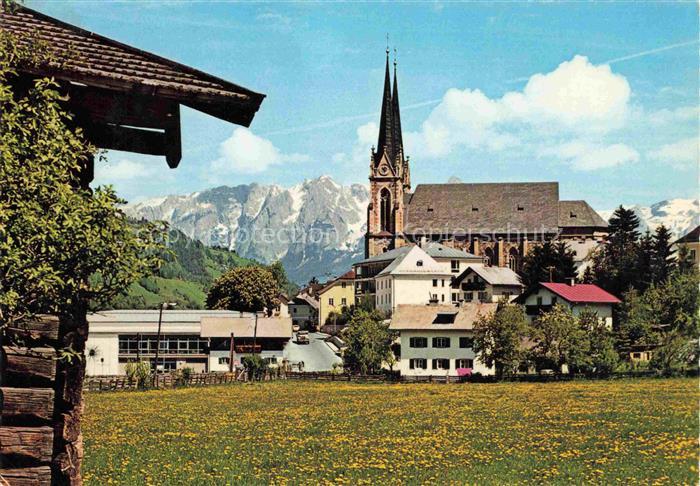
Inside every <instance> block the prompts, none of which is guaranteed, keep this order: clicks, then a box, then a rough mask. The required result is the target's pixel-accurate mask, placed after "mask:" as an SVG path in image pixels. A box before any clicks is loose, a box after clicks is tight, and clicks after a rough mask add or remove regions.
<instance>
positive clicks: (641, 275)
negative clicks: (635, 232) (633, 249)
mask: <svg viewBox="0 0 700 486" xmlns="http://www.w3.org/2000/svg"><path fill="white" fill-rule="evenodd" d="M654 244H655V241H654V237H653V236H652V235H651V233H649V231H647V232H646V233H644V235H643V236H642V237H641V238H640V239H639V247H638V249H637V280H638V282H637V285H635V286H634V287H635V288H636V289H638V290H640V291H644V290H646V289H647V288H649V286H650V285H651V284H652V283H654V282H655V280H654V270H653V265H654V252H655V245H654Z"/></svg>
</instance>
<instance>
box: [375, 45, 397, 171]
mask: <svg viewBox="0 0 700 486" xmlns="http://www.w3.org/2000/svg"><path fill="white" fill-rule="evenodd" d="M393 135H394V127H393V103H392V99H391V74H390V73H389V47H388V46H387V48H386V72H385V74H384V97H383V98H382V114H381V119H380V121H379V140H378V141H377V152H376V153H377V155H378V158H377V160H376V162H379V159H381V156H382V153H383V152H384V151H386V153H387V156H388V158H389V160H390V161H391V162H392V163H393V161H394V150H393V148H394V147H393Z"/></svg>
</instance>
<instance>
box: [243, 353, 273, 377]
mask: <svg viewBox="0 0 700 486" xmlns="http://www.w3.org/2000/svg"><path fill="white" fill-rule="evenodd" d="M241 364H242V365H243V368H245V370H246V371H247V372H248V377H249V378H250V379H251V380H258V381H259V380H262V378H263V376H265V371H267V363H266V362H265V360H264V359H262V358H261V357H260V356H258V355H257V354H254V355H251V356H244V357H243V358H242V359H241Z"/></svg>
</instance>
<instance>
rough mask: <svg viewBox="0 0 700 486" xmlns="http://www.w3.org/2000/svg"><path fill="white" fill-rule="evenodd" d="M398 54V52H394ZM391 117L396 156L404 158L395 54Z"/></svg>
mask: <svg viewBox="0 0 700 486" xmlns="http://www.w3.org/2000/svg"><path fill="white" fill-rule="evenodd" d="M394 52H396V50H394ZM391 112H392V113H391V116H392V123H393V126H394V139H393V142H394V155H395V156H397V157H401V158H403V135H402V134H401V111H400V109H399V81H398V77H397V75H396V54H394V89H393V92H392V95H391Z"/></svg>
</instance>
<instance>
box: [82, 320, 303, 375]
mask: <svg viewBox="0 0 700 486" xmlns="http://www.w3.org/2000/svg"><path fill="white" fill-rule="evenodd" d="M158 317H159V311H158V310H112V311H101V312H96V313H92V314H89V315H88V324H89V326H90V334H89V335H88V339H87V342H86V344H85V346H86V347H85V354H86V373H87V374H88V375H121V374H124V372H125V366H126V364H127V363H128V362H130V361H137V360H144V361H153V360H154V359H155V350H156V347H158V348H159V351H158V366H159V368H160V369H164V370H175V369H181V368H192V369H193V370H194V371H195V372H205V371H217V370H220V371H225V369H221V368H222V367H220V366H218V361H219V360H218V358H219V356H218V355H216V356H215V357H214V358H212V357H211V355H210V351H211V350H212V343H214V344H216V339H213V338H212V337H210V336H204V335H203V334H202V322H203V320H205V318H216V319H231V320H233V321H235V322H237V323H238V324H237V325H239V326H243V325H244V324H245V326H246V327H250V323H251V322H253V321H254V317H253V315H251V314H243V313H241V312H237V311H219V310H165V311H163V316H162V322H161V336H160V341H159V340H158ZM268 320H269V321H274V322H276V323H278V324H276V325H277V326H278V327H280V328H283V329H284V330H285V332H286V329H287V328H288V329H289V332H288V334H289V337H290V338H291V334H292V330H291V327H292V321H291V319H290V318H279V317H278V318H270V319H265V318H263V319H258V334H259V337H260V339H259V340H257V341H256V344H257V346H256V347H258V348H259V352H260V351H263V350H265V351H269V349H267V348H269V346H270V345H269V344H266V340H267V335H266V331H265V329H266V326H267V324H266V321H268ZM233 331H234V333H235V332H238V336H239V337H240V338H241V340H240V341H239V343H238V344H246V341H245V339H246V338H250V337H252V335H253V332H254V331H251V332H247V333H246V332H243V331H242V328H241V330H239V329H238V328H235V329H233ZM230 332H231V331H229V333H228V334H227V335H226V337H229V338H230ZM276 340H277V338H276V337H275V338H273V341H276ZM275 345H276V344H275ZM227 349H229V348H227ZM281 349H282V348H281V347H280V349H279V354H281ZM268 354H269V353H268ZM227 356H228V354H227ZM226 369H228V368H227V367H226Z"/></svg>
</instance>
